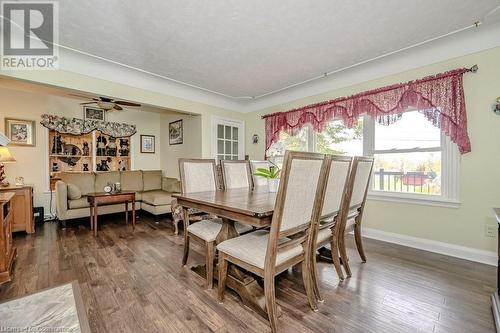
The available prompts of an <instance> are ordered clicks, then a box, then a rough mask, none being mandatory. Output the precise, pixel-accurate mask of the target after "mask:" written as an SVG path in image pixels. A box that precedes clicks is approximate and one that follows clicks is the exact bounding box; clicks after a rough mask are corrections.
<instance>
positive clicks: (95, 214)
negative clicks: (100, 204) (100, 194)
mask: <svg viewBox="0 0 500 333" xmlns="http://www.w3.org/2000/svg"><path fill="white" fill-rule="evenodd" d="M97 215H98V212H97V203H95V204H94V237H97Z"/></svg>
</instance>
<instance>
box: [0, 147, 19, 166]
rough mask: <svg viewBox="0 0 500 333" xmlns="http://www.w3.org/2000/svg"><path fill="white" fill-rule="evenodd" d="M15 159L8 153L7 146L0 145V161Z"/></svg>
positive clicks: (6, 161) (7, 161) (12, 160)
mask: <svg viewBox="0 0 500 333" xmlns="http://www.w3.org/2000/svg"><path fill="white" fill-rule="evenodd" d="M15 161H16V159H15V158H14V157H12V155H11V154H10V151H9V148H7V147H2V146H0V163H9V162H15Z"/></svg>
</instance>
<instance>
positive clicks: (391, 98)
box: [263, 68, 471, 154]
mask: <svg viewBox="0 0 500 333" xmlns="http://www.w3.org/2000/svg"><path fill="white" fill-rule="evenodd" d="M467 71H469V70H468V69H465V68H464V69H455V70H452V71H449V72H445V73H441V74H437V75H432V76H428V77H425V78H422V79H419V80H415V81H410V82H406V83H399V84H395V85H391V86H387V87H383V88H378V89H374V90H370V91H366V92H362V93H359V94H356V95H352V96H349V97H340V98H336V99H333V100H330V101H325V102H321V103H316V104H311V105H307V106H304V107H301V108H298V109H293V110H290V111H287V112H279V113H273V114H269V115H265V116H263V118H265V121H266V153H267V150H268V149H269V148H270V147H271V145H272V144H273V143H275V142H277V141H278V139H279V134H280V132H282V131H284V132H286V133H289V134H290V135H295V134H297V132H298V131H299V130H300V129H301V128H302V127H303V126H304V125H306V124H311V125H312V126H313V128H314V130H315V131H317V132H320V131H322V130H324V128H325V127H326V125H327V124H328V122H330V121H332V120H334V119H339V120H342V121H343V122H344V124H345V125H346V126H348V127H353V126H355V125H356V123H357V119H358V118H359V116H361V115H362V114H365V113H366V114H368V115H369V116H371V117H373V118H375V119H376V120H377V121H378V122H379V123H380V124H383V125H389V124H392V123H394V122H396V121H397V120H399V119H401V115H402V113H403V112H405V111H407V110H408V108H415V109H417V110H419V111H420V112H421V113H423V114H424V116H425V117H426V118H427V119H428V120H429V121H430V122H431V123H432V124H433V125H434V126H437V127H439V128H440V129H441V131H442V132H443V133H445V134H446V135H447V136H449V137H450V138H451V140H452V141H453V142H455V143H456V144H457V145H458V148H459V150H460V153H462V154H465V153H468V152H470V151H471V146H470V141H469V135H468V133H467V114H466V111H465V98H464V89H463V74H464V73H465V72H467Z"/></svg>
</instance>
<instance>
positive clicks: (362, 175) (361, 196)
mask: <svg viewBox="0 0 500 333" xmlns="http://www.w3.org/2000/svg"><path fill="white" fill-rule="evenodd" d="M354 160H355V166H356V168H353V170H352V177H354V182H353V185H352V194H351V200H350V204H349V207H359V206H361V205H362V204H363V203H364V201H365V196H366V192H367V191H368V186H369V185H370V177H371V175H372V169H373V158H371V157H355V158H354ZM353 166H354V164H353Z"/></svg>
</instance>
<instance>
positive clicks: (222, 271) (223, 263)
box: [217, 252, 228, 303]
mask: <svg viewBox="0 0 500 333" xmlns="http://www.w3.org/2000/svg"><path fill="white" fill-rule="evenodd" d="M227 266H228V262H227V260H226V256H225V255H224V253H221V252H219V289H218V293H217V296H218V299H219V303H222V302H224V292H225V290H226V281H227Z"/></svg>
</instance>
